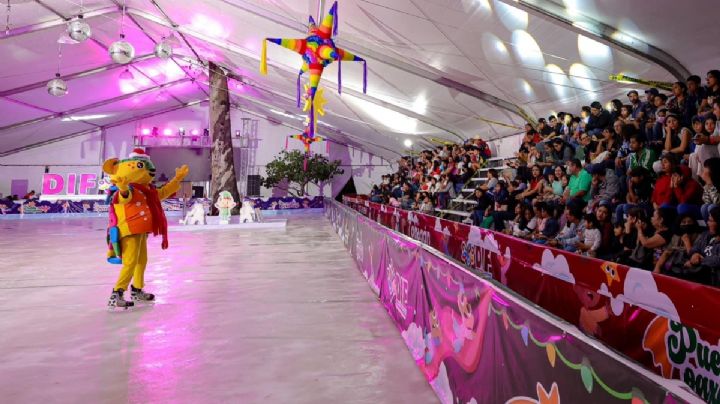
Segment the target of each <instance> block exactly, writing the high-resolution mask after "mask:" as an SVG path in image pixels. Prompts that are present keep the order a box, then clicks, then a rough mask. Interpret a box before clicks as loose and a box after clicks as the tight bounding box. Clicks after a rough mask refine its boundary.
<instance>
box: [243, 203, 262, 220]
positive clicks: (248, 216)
mask: <svg viewBox="0 0 720 404" xmlns="http://www.w3.org/2000/svg"><path fill="white" fill-rule="evenodd" d="M257 221H258V220H257V215H256V214H255V203H254V202H253V201H252V199H245V200H243V204H242V206H241V207H240V223H254V222H257Z"/></svg>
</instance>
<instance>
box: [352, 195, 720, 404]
mask: <svg viewBox="0 0 720 404" xmlns="http://www.w3.org/2000/svg"><path fill="white" fill-rule="evenodd" d="M344 202H345V204H347V205H348V206H350V207H352V208H353V209H355V210H357V211H358V212H360V213H361V214H363V215H365V216H367V217H369V218H370V219H371V220H373V221H376V222H378V223H380V224H382V225H384V226H386V227H389V228H391V229H393V230H395V231H398V232H400V233H403V234H405V235H407V236H409V237H411V238H414V239H416V240H419V241H421V242H423V243H425V244H428V245H430V246H432V247H434V248H436V249H438V250H439V251H441V252H443V253H444V254H446V255H447V256H448V257H452V258H454V259H456V260H458V261H460V262H463V263H465V265H467V266H468V267H469V268H472V269H473V270H476V271H479V272H482V273H484V274H486V275H487V276H489V277H491V278H492V279H495V280H496V281H498V282H499V283H502V284H503V285H505V286H507V287H508V288H509V289H511V290H513V291H514V292H516V293H518V294H519V295H521V296H523V297H525V298H526V299H528V300H530V301H531V302H533V303H535V304H537V305H539V306H540V307H542V308H544V309H545V310H547V311H549V312H550V313H553V314H554V315H556V316H558V317H560V318H562V319H563V320H565V321H568V322H569V323H571V324H573V325H575V326H577V327H579V328H580V329H581V330H582V331H584V332H585V333H586V334H588V335H591V336H593V337H595V338H597V339H599V340H600V341H602V342H603V343H605V344H607V345H608V346H610V347H612V348H613V349H615V350H617V351H619V352H621V353H623V354H625V355H627V356H628V357H630V358H632V359H634V360H635V361H637V362H639V363H640V364H642V365H643V366H645V367H646V368H647V369H652V370H654V371H655V372H656V373H658V374H660V375H662V376H664V377H666V378H674V379H680V380H682V381H683V382H685V383H686V384H687V385H688V386H689V387H690V388H691V389H693V390H694V391H696V392H697V394H698V395H700V396H701V397H703V398H704V399H705V400H706V401H707V402H714V403H720V388H719V386H720V346H719V344H718V341H720V321H718V316H717V308H718V307H720V289H717V288H713V287H709V286H705V285H701V284H697V283H692V282H687V281H684V280H681V279H677V278H673V277H669V276H665V275H659V274H653V273H652V272H649V271H645V270H642V269H638V268H631V267H628V266H624V265H619V264H616V263H613V262H606V261H602V260H598V259H595V258H590V257H585V256H581V255H578V254H574V253H570V252H566V251H562V250H559V249H555V248H551V247H548V246H544V245H540V244H534V243H531V242H528V241H525V240H521V239H518V238H515V237H512V236H508V235H506V234H503V233H499V232H495V231H491V230H487V229H481V228H479V227H475V226H470V225H466V224H463V223H458V222H454V221H449V220H444V219H440V218H438V217H435V216H430V215H424V214H421V213H418V212H412V211H405V210H402V209H397V208H393V207H390V206H386V205H380V204H376V203H372V202H369V201H368V200H366V199H362V198H348V197H346V198H345V199H344Z"/></svg>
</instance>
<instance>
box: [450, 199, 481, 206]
mask: <svg viewBox="0 0 720 404" xmlns="http://www.w3.org/2000/svg"><path fill="white" fill-rule="evenodd" d="M452 201H453V202H457V203H467V204H470V205H477V204H478V203H477V201H473V200H471V199H463V198H455V199H452Z"/></svg>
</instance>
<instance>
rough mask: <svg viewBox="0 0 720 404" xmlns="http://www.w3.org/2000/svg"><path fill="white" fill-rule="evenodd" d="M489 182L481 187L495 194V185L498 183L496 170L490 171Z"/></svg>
mask: <svg viewBox="0 0 720 404" xmlns="http://www.w3.org/2000/svg"><path fill="white" fill-rule="evenodd" d="M487 175H488V176H487V181H485V184H483V185H481V186H480V187H481V188H482V189H484V190H486V191H490V192H493V190H494V189H495V185H497V183H498V180H499V178H498V172H497V170H496V169H494V168H491V169H489V170H488V173H487Z"/></svg>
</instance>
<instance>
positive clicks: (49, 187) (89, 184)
mask: <svg viewBox="0 0 720 404" xmlns="http://www.w3.org/2000/svg"><path fill="white" fill-rule="evenodd" d="M96 187H97V174H65V175H62V174H52V173H46V174H43V181H42V195H43V196H50V195H88V191H90V190H91V189H94V188H96Z"/></svg>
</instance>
